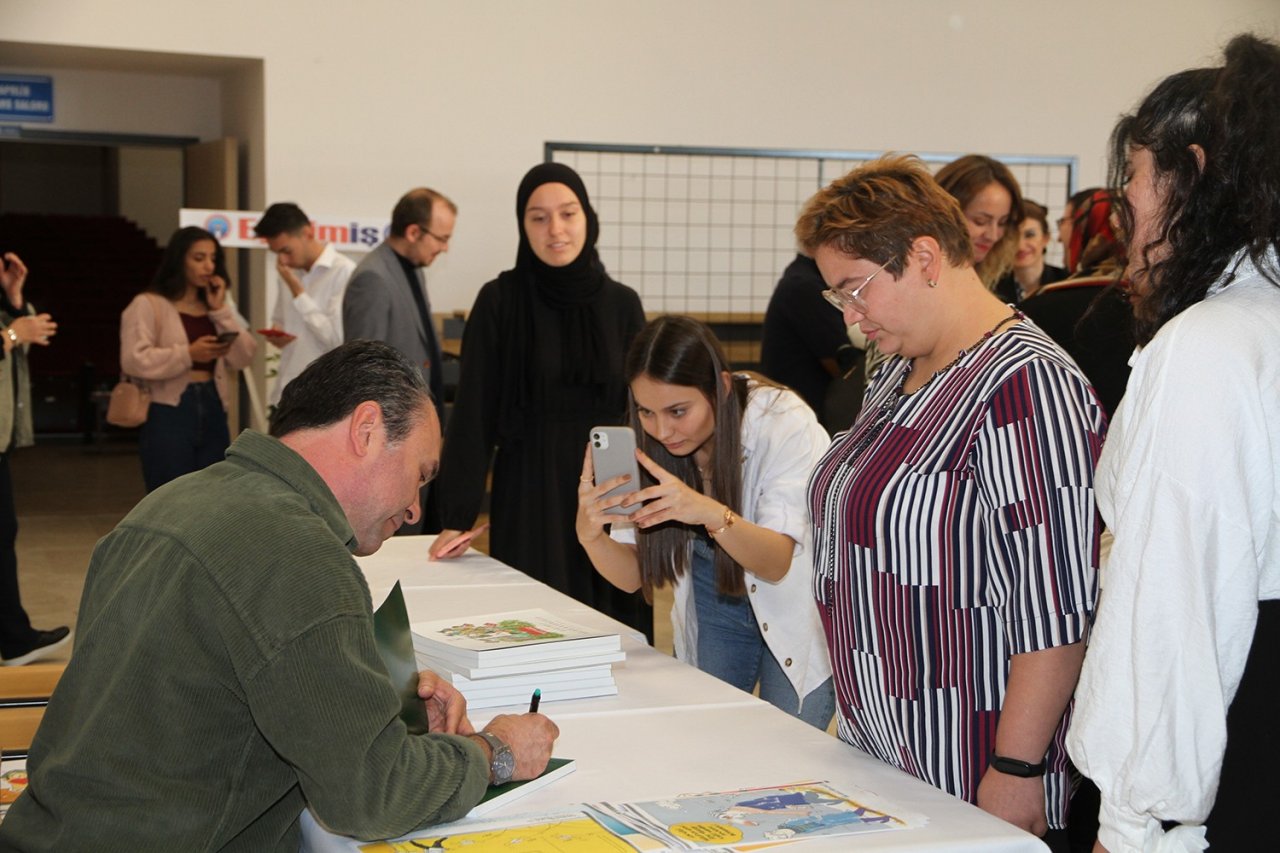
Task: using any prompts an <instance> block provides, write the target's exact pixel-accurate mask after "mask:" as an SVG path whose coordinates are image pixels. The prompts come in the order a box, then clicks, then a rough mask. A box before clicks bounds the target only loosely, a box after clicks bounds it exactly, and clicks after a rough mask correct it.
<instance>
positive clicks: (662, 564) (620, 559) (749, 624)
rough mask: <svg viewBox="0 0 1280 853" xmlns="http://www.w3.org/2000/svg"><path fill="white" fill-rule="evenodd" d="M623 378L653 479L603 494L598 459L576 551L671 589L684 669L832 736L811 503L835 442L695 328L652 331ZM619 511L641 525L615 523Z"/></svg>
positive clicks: (618, 573)
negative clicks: (810, 491)
mask: <svg viewBox="0 0 1280 853" xmlns="http://www.w3.org/2000/svg"><path fill="white" fill-rule="evenodd" d="M626 375H627V381H628V382H629V384H630V416H631V423H632V426H633V427H635V428H636V432H637V435H638V438H639V440H640V450H639V451H638V452H637V454H636V456H637V458H638V459H639V462H640V465H641V467H642V468H643V469H644V470H645V471H647V472H648V474H649V476H650V477H651V478H652V481H653V482H652V483H651V484H649V485H645V486H644V487H643V488H640V489H638V490H636V491H632V492H630V493H626V494H621V495H617V496H613V497H609V496H606V493H607V492H609V491H610V490H611V489H613V488H615V487H617V486H618V485H619V484H621V483H623V482H625V481H626V480H625V477H615V478H612V479H609V480H605V481H604V482H600V483H596V482H595V477H594V471H593V468H592V462H591V453H590V448H588V452H587V455H586V459H585V460H584V462H583V468H582V476H581V478H580V483H579V487H578V519H577V532H578V541H579V542H581V543H582V547H583V548H584V549H585V550H586V552H587V555H588V556H589V557H590V558H591V562H592V564H593V565H594V566H595V568H596V570H597V571H598V572H599V573H600V574H601V575H603V576H604V577H605V578H607V579H608V580H609V582H610V583H612V584H613V585H615V586H617V587H618V588H620V589H623V590H628V591H634V590H637V589H640V590H643V591H644V594H645V597H646V598H647V599H651V598H652V594H653V588H654V587H655V586H663V585H665V584H668V583H671V584H673V585H674V587H675V606H674V608H673V609H672V612H671V619H672V622H673V623H674V628H675V631H674V636H675V646H676V656H677V657H679V658H680V659H681V660H684V661H686V662H688V663H691V664H693V665H694V666H697V667H698V668H699V669H701V670H703V671H705V672H709V673H711V674H712V675H715V676H716V677H718V678H720V679H722V680H723V681H726V682H728V683H730V684H733V685H734V686H736V687H738V688H740V689H742V690H746V691H750V690H752V689H753V688H754V687H755V686H756V684H757V682H759V685H760V698H762V699H764V700H766V701H768V702H770V703H772V704H774V705H776V706H777V707H779V708H781V709H782V710H784V711H786V712H787V713H789V714H792V715H794V716H797V717H799V718H800V719H802V720H804V721H805V722H807V723H810V724H811V725H814V726H816V727H818V728H822V729H825V728H826V727H827V724H828V723H829V722H830V720H831V716H832V714H833V713H834V699H833V698H832V692H831V667H830V664H829V663H828V659H827V652H826V647H825V644H824V641H823V634H822V626H821V623H820V621H819V618H818V611H817V607H816V606H815V605H814V602H813V593H812V590H811V589H810V582H811V578H812V575H813V567H812V558H811V555H810V552H809V542H810V530H809V517H808V514H807V511H806V509H805V493H806V487H807V483H808V479H809V473H810V471H811V470H812V468H813V466H814V464H815V463H816V462H817V460H818V459H819V458H821V456H822V454H823V452H824V451H825V450H826V448H827V445H828V444H829V443H830V441H829V439H828V437H827V434H826V432H825V431H824V430H823V428H822V427H821V426H820V425H819V424H818V421H817V419H816V418H815V416H814V414H813V410H812V409H810V408H809V407H808V405H807V404H806V403H805V402H804V401H803V400H802V399H801V398H800V397H799V396H797V395H796V394H795V393H794V392H792V391H791V390H789V389H787V388H783V387H780V386H777V385H773V384H770V383H769V382H768V381H767V380H765V379H763V378H762V377H759V376H755V375H752V374H736V375H735V374H732V373H730V371H729V366H728V364H727V362H726V360H725V357H724V354H723V352H722V350H721V347H720V343H719V341H717V340H716V338H715V335H714V334H713V333H712V332H711V330H710V329H708V328H707V327H706V326H705V325H703V324H702V323H699V322H698V321H696V320H692V319H690V318H687V317H675V316H666V317H659V318H658V319H656V320H654V321H652V322H650V323H649V324H648V325H647V326H645V328H644V329H643V330H642V331H641V332H640V334H639V335H638V336H637V337H636V339H635V341H634V342H633V343H632V345H631V349H630V352H629V353H628V355H627V361H626ZM636 485H637V486H639V485H641V484H636ZM618 506H621V507H623V508H625V509H628V510H630V512H629V514H628V515H627V516H618V515H615V514H609V513H608V512H607V510H609V509H611V508H613V507H618ZM606 524H611V525H612V529H611V531H610V532H609V533H606V532H605V528H604V526H605V525H606Z"/></svg>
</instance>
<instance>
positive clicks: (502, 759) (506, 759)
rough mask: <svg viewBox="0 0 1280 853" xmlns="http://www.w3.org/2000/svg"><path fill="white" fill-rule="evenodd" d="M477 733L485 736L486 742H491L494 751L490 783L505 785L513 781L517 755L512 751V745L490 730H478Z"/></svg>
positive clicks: (490, 763) (490, 747)
mask: <svg viewBox="0 0 1280 853" xmlns="http://www.w3.org/2000/svg"><path fill="white" fill-rule="evenodd" d="M476 734H477V735H479V736H480V737H482V738H484V742H485V743H487V744H489V749H490V750H492V751H493V758H492V759H491V760H490V761H489V778H490V781H489V784H490V785H505V784H506V783H507V782H510V781H511V777H512V776H513V775H515V772H516V757H515V756H514V755H513V754H512V753H511V747H509V746H507V745H506V744H505V743H503V742H502V738H500V737H498V736H497V735H495V734H490V733H489V732H476Z"/></svg>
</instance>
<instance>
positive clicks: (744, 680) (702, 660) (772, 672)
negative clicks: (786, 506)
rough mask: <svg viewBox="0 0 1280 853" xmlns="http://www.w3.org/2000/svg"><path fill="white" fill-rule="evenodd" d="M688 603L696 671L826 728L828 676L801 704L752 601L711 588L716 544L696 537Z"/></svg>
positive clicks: (830, 702)
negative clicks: (695, 631)
mask: <svg viewBox="0 0 1280 853" xmlns="http://www.w3.org/2000/svg"><path fill="white" fill-rule="evenodd" d="M692 575H693V602H694V611H695V617H696V618H697V620H698V669H700V670H702V671H703V672H706V673H710V674H711V675H714V676H715V677H716V678H718V679H720V680H721V681H724V682H726V683H728V684H732V685H733V686H734V687H736V688H738V689H739V690H742V691H745V692H747V693H750V692H751V691H752V689H753V688H754V687H755V686H756V683H757V682H759V684H760V698H761V699H763V700H765V701H766V702H768V703H769V704H771V705H773V706H775V707H777V708H780V709H782V710H783V711H786V712H787V713H788V714H790V715H791V716H793V717H799V718H800V719H802V720H804V721H805V722H806V723H808V724H809V725H811V726H813V727H815V728H819V729H823V730H826V728H827V726H828V725H829V724H830V722H831V717H832V716H833V715H834V714H835V710H836V704H835V694H834V691H833V689H832V685H831V679H829V678H828V679H827V680H826V681H824V682H823V683H822V684H820V685H818V686H817V687H815V688H814V689H813V690H812V691H810V692H809V695H807V696H805V697H804V703H803V705H802V704H801V702H800V700H799V698H798V697H797V696H796V691H795V688H794V687H792V686H791V680H790V679H788V678H787V675H786V673H785V672H783V670H782V667H781V666H780V665H779V664H778V661H777V659H776V658H774V656H773V653H772V652H770V651H769V647H768V645H766V644H765V641H764V637H763V636H762V635H761V633H760V626H759V625H758V624H757V623H756V616H755V612H754V611H753V610H752V608H751V599H749V598H748V597H747V596H745V595H744V596H740V597H739V596H732V595H721V594H720V593H719V592H717V591H716V570H715V548H714V546H713V545H711V544H710V543H708V542H707V541H705V540H703V539H702V538H701V537H699V538H698V539H695V540H694V543H693V567H692Z"/></svg>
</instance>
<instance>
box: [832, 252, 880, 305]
mask: <svg viewBox="0 0 1280 853" xmlns="http://www.w3.org/2000/svg"><path fill="white" fill-rule="evenodd" d="M892 260H893V259H892V258H890V259H889V261H885V262H884V263H883V264H881V265H880V267H879V269H877V270H876V271H875V272H873V273H872V274H871V275H869V276H867V277H866V278H864V279H863V280H862V284H860V285H858V286H857V287H855V288H854V289H853V290H836V289H835V288H832V289H830V290H824V291H822V298H823V299H825V300H827V301H828V302H830V303H831V304H832V305H834V306H835V307H836V308H838V309H840V310H841V311H843V310H844V309H845V308H853V309H854V310H855V311H860V312H863V313H865V312H866V310H867V303H866V302H864V301H863V299H862V290H863V288H865V287H866V286H867V285H868V284H870V283H871V279H873V278H875V277H876V276H878V275H880V273H882V272H884V268H885V267H887V266H889V262H890V261H892Z"/></svg>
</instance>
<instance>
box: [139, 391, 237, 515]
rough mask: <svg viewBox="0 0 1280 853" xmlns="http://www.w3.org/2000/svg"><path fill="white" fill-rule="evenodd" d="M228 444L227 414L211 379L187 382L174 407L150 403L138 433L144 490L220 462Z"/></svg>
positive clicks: (150, 489) (150, 490)
mask: <svg viewBox="0 0 1280 853" xmlns="http://www.w3.org/2000/svg"><path fill="white" fill-rule="evenodd" d="M230 444H231V434H230V432H228V430H227V413H226V411H225V410H224V409H223V408H222V399H221V398H220V397H219V396H218V389H217V386H215V385H214V384H213V382H212V381H209V382H192V383H191V384H189V385H188V386H187V387H186V390H184V391H183V392H182V399H180V400H179V401H178V405H176V406H167V405H165V404H164V403H156V402H152V403H151V408H150V409H148V410H147V421H146V423H144V424H143V425H142V430H141V433H140V434H139V436H138V455H139V456H141V457H142V479H143V480H144V481H145V482H146V486H147V491H148V492H153V491H155V490H156V489H158V488H160V487H161V486H163V485H164V484H165V483H167V482H169V481H170V480H176V479H177V478H179V477H181V476H182V475H183V474H190V473H191V472H192V471H199V470H200V469H201V468H207V467H209V466H210V465H212V464H213V463H215V462H221V461H222V460H223V458H224V457H225V456H226V455H227V447H228V446H229V445H230Z"/></svg>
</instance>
